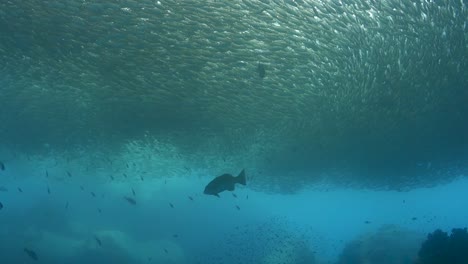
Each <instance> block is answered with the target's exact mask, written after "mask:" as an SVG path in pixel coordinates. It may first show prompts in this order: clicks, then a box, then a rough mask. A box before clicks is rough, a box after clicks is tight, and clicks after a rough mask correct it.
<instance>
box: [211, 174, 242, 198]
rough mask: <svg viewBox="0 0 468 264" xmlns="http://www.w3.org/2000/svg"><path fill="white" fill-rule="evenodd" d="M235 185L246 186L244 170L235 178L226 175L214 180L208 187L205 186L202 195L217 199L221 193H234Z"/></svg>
mask: <svg viewBox="0 0 468 264" xmlns="http://www.w3.org/2000/svg"><path fill="white" fill-rule="evenodd" d="M236 183H239V184H242V185H246V184H247V183H246V179H245V170H242V171H241V173H239V175H238V176H237V177H235V176H232V175H231V174H227V173H226V174H223V175H221V176H218V177H216V178H214V179H213V180H212V181H211V182H210V183H208V185H206V187H205V191H204V192H203V193H204V194H207V195H214V196H218V197H219V193H221V192H224V191H231V192H232V191H234V188H235V184H236Z"/></svg>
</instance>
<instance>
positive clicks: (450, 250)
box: [417, 228, 468, 264]
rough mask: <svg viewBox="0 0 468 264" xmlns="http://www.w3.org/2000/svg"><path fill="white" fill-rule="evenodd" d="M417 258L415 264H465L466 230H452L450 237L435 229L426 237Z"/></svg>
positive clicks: (467, 234) (467, 245)
mask: <svg viewBox="0 0 468 264" xmlns="http://www.w3.org/2000/svg"><path fill="white" fill-rule="evenodd" d="M418 256H419V260H418V262H417V264H447V263H450V264H467V263H468V232H467V230H466V228H463V229H462V228H455V229H452V234H451V235H450V236H449V235H448V234H447V233H446V232H443V231H442V230H440V229H437V230H436V231H434V232H433V233H431V234H429V235H428V237H427V240H426V241H424V243H423V244H422V246H421V249H420V250H419V254H418Z"/></svg>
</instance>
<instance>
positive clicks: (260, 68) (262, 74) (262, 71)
mask: <svg viewBox="0 0 468 264" xmlns="http://www.w3.org/2000/svg"><path fill="white" fill-rule="evenodd" d="M257 71H258V76H259V77H260V78H262V79H263V78H265V75H266V70H265V65H263V64H261V63H259V64H258V66H257Z"/></svg>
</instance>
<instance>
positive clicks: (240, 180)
mask: <svg viewBox="0 0 468 264" xmlns="http://www.w3.org/2000/svg"><path fill="white" fill-rule="evenodd" d="M237 182H238V183H240V184H242V185H246V184H247V180H246V178H245V170H242V171H241V173H239V175H238V176H237Z"/></svg>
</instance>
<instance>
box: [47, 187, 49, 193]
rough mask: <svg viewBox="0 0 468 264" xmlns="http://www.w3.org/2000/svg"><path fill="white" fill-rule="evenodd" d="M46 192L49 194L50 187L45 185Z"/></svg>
mask: <svg viewBox="0 0 468 264" xmlns="http://www.w3.org/2000/svg"><path fill="white" fill-rule="evenodd" d="M47 193H48V194H50V188H49V186H47Z"/></svg>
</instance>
